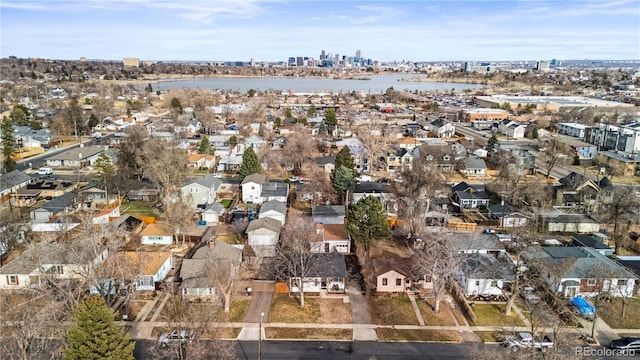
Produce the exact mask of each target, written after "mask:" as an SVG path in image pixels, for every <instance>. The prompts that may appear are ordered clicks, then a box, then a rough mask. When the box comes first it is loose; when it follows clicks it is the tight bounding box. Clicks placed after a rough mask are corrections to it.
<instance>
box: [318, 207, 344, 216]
mask: <svg viewBox="0 0 640 360" xmlns="http://www.w3.org/2000/svg"><path fill="white" fill-rule="evenodd" d="M311 213H312V216H314V217H315V216H342V217H344V216H346V211H345V208H344V206H343V205H317V206H314V207H313V208H311Z"/></svg>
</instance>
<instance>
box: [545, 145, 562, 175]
mask: <svg viewBox="0 0 640 360" xmlns="http://www.w3.org/2000/svg"><path fill="white" fill-rule="evenodd" d="M565 147H566V146H565V145H564V144H563V143H561V142H560V141H558V139H556V138H552V139H550V140H547V146H546V147H545V151H544V153H543V155H542V160H543V163H542V166H544V169H545V171H546V172H547V178H550V177H551V171H553V168H554V167H555V166H556V165H557V164H558V162H560V161H561V159H562V156H563V153H564V152H565V150H566V149H565Z"/></svg>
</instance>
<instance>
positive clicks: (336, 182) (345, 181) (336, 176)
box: [330, 166, 356, 202]
mask: <svg viewBox="0 0 640 360" xmlns="http://www.w3.org/2000/svg"><path fill="white" fill-rule="evenodd" d="M330 177H331V185H333V190H334V191H335V192H336V194H337V195H338V198H340V199H344V200H345V202H346V199H345V197H346V196H347V192H348V191H351V190H353V189H355V187H356V180H355V179H354V177H353V171H351V170H349V169H348V168H347V167H345V166H338V167H336V168H334V169H333V171H332V172H331V176H330Z"/></svg>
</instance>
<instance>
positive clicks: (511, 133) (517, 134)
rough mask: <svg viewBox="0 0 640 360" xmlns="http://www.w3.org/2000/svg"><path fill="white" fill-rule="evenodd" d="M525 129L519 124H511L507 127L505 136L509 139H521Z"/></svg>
mask: <svg viewBox="0 0 640 360" xmlns="http://www.w3.org/2000/svg"><path fill="white" fill-rule="evenodd" d="M525 130H527V127H526V126H525V125H521V124H511V125H509V126H507V129H506V132H505V135H506V136H507V137H508V138H511V139H523V138H524V133H525Z"/></svg>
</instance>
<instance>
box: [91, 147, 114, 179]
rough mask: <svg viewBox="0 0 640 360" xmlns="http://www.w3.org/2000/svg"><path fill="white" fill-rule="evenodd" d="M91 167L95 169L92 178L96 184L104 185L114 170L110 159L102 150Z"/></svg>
mask: <svg viewBox="0 0 640 360" xmlns="http://www.w3.org/2000/svg"><path fill="white" fill-rule="evenodd" d="M93 168H94V169H95V170H96V173H95V175H94V180H95V181H96V182H97V183H98V184H101V185H105V186H106V185H107V179H108V178H109V177H110V176H112V175H113V173H114V172H115V169H114V167H113V164H111V159H109V157H108V156H107V154H105V153H104V152H101V153H100V155H98V158H97V159H96V162H95V163H94V165H93Z"/></svg>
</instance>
